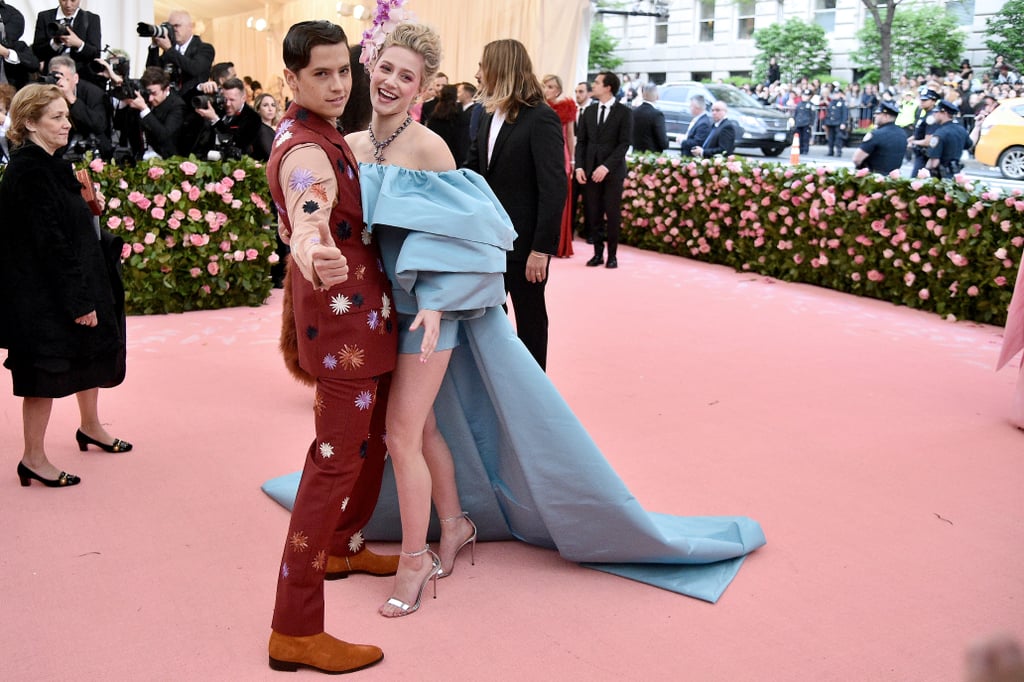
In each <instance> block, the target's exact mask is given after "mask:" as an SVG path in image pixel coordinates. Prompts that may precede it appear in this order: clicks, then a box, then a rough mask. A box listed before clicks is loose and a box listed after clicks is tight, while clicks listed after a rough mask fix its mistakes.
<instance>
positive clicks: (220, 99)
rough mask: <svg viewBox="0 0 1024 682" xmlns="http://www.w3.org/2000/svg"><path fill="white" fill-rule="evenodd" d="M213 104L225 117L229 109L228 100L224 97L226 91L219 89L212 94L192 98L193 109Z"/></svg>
mask: <svg viewBox="0 0 1024 682" xmlns="http://www.w3.org/2000/svg"><path fill="white" fill-rule="evenodd" d="M208 106H212V107H213V110H214V111H215V112H217V115H218V116H221V117H223V116H224V114H225V113H226V112H227V110H228V101H227V100H226V99H224V91H223V90H218V91H217V92H215V93H213V94H212V95H196V96H195V97H193V98H192V108H193V109H205V108H206V107H208Z"/></svg>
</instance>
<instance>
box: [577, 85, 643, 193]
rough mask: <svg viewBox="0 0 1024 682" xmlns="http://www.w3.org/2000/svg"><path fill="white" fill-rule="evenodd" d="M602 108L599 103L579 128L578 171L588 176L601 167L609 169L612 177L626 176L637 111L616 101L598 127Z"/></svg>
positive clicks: (589, 110) (587, 112) (589, 111)
mask: <svg viewBox="0 0 1024 682" xmlns="http://www.w3.org/2000/svg"><path fill="white" fill-rule="evenodd" d="M599 112H600V105H599V104H598V103H597V102H595V103H594V104H591V105H590V106H589V107H587V108H586V110H585V111H584V112H583V124H582V125H580V126H578V127H577V129H576V168H577V169H579V168H582V169H583V170H584V172H586V174H587V177H588V178H589V177H590V175H591V174H592V173H593V172H594V169H596V168H597V167H598V166H604V167H605V168H607V169H608V177H609V178H611V179H613V180H617V179H621V178H625V177H626V171H627V170H628V169H627V168H626V150H627V149H629V145H630V143H631V142H632V141H633V110H632V109H630V108H629V107H627V106H626V105H625V104H619V103H617V102H613V103H612V104H611V108H610V109H609V110H608V111H607V113H606V114H605V121H604V124H602V125H600V126H598V114H599Z"/></svg>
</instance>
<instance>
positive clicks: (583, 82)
mask: <svg viewBox="0 0 1024 682" xmlns="http://www.w3.org/2000/svg"><path fill="white" fill-rule="evenodd" d="M576 85H582V86H583V87H585V88H586V89H587V92H590V83H588V82H587V81H580V82H579V83H577V84H576Z"/></svg>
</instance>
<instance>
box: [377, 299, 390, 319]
mask: <svg viewBox="0 0 1024 682" xmlns="http://www.w3.org/2000/svg"><path fill="white" fill-rule="evenodd" d="M380 316H381V317H383V318H384V319H385V320H386V319H388V318H389V317H391V299H390V298H388V295H387V294H381V297H380Z"/></svg>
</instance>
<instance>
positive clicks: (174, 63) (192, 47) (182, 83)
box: [146, 10, 216, 102]
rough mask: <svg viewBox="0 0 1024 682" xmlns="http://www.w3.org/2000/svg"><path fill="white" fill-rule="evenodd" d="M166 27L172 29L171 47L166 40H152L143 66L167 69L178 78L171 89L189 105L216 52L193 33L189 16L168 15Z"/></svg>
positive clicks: (185, 14)
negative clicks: (168, 26)
mask: <svg viewBox="0 0 1024 682" xmlns="http://www.w3.org/2000/svg"><path fill="white" fill-rule="evenodd" d="M167 23H168V24H170V25H171V27H172V28H173V29H174V45H171V41H170V40H168V39H167V38H153V44H152V45H150V46H149V54H148V55H147V56H146V66H159V67H160V68H162V69H166V68H167V67H168V66H170V67H171V69H172V71H173V72H174V74H175V76H176V77H177V82H176V83H174V85H176V86H177V89H178V93H179V94H180V95H181V98H182V99H183V100H185V101H186V102H189V101H191V100H192V97H194V96H195V95H196V94H197V93H196V86H197V85H199V84H200V83H203V82H205V81H206V80H207V79H208V78H209V77H210V67H211V66H213V58H214V55H215V54H216V50H214V49H213V45H210V44H209V43H204V42H203V41H202V39H201V38H200V37H199V36H197V35H195V34H194V33H193V31H195V25H194V24H193V22H192V17H191V15H189V13H188V12H184V11H180V10H176V11H174V12H171V13H170V14H169V15H168V17H167ZM161 50H162V51H163V52H161Z"/></svg>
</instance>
